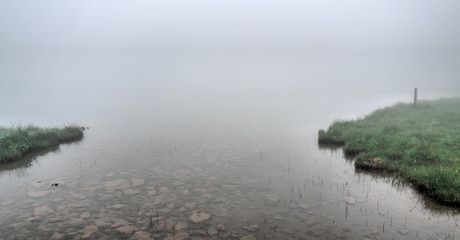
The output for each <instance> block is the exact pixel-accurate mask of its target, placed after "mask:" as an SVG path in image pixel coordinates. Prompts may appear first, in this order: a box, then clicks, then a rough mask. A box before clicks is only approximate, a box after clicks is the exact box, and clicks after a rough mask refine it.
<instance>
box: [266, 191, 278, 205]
mask: <svg viewBox="0 0 460 240" xmlns="http://www.w3.org/2000/svg"><path fill="white" fill-rule="evenodd" d="M264 200H265V201H266V202H268V203H277V202H279V201H280V197H279V196H278V195H276V194H274V193H271V194H268V195H267V196H265V198H264Z"/></svg>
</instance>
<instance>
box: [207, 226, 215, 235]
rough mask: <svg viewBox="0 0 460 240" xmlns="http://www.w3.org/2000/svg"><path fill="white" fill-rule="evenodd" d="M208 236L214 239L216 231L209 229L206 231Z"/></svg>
mask: <svg viewBox="0 0 460 240" xmlns="http://www.w3.org/2000/svg"><path fill="white" fill-rule="evenodd" d="M208 235H209V236H211V237H214V236H216V235H217V230H216V229H215V228H213V227H211V228H209V229H208Z"/></svg>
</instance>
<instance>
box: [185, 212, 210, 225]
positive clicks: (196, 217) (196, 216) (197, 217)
mask: <svg viewBox="0 0 460 240" xmlns="http://www.w3.org/2000/svg"><path fill="white" fill-rule="evenodd" d="M209 218H211V215H210V214H207V213H204V212H201V213H198V212H196V213H193V214H192V216H190V220H191V221H192V222H194V223H200V222H203V221H206V220H208V219H209Z"/></svg>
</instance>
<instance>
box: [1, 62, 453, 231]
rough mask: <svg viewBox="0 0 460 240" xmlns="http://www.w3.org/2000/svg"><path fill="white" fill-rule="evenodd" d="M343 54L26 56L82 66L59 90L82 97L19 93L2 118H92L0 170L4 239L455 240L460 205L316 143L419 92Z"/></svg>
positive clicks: (53, 121) (48, 121)
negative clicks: (360, 69)
mask: <svg viewBox="0 0 460 240" xmlns="http://www.w3.org/2000/svg"><path fill="white" fill-rule="evenodd" d="M376 59H378V58H376ZM13 60H14V59H13ZM345 60H346V59H345ZM345 60H344V59H335V60H334V59H332V60H331V59H328V58H319V59H316V58H311V59H307V60H305V57H304V56H303V55H302V56H268V57H267V56H255V57H254V56H249V57H248V56H244V57H241V56H237V57H235V56H226V55H225V56H217V57H216V56H213V57H204V58H201V57H197V56H193V57H184V58H176V57H169V58H161V57H160V58H159V60H158V59H154V60H152V59H150V58H146V57H139V56H137V57H136V58H134V57H133V58H127V57H125V56H122V57H118V58H111V57H109V58H101V59H98V58H93V57H91V58H90V60H88V61H85V60H81V59H78V57H75V56H73V57H67V58H66V57H64V58H58V59H54V58H52V57H49V58H37V59H35V60H34V58H27V59H26V60H24V61H25V63H24V64H25V66H26V67H27V66H29V65H30V66H34V67H35V66H36V67H40V68H41V69H43V74H44V75H43V78H48V77H50V78H51V79H53V77H56V76H59V77H60V76H61V75H59V74H54V75H53V71H57V70H54V69H55V65H54V63H55V62H57V61H58V62H61V63H62V64H63V66H64V67H67V68H69V69H70V70H74V72H79V73H80V75H76V76H78V77H79V78H81V79H85V80H81V82H80V79H76V77H75V76H74V75H72V76H70V75H69V76H66V77H69V78H71V77H75V79H73V80H72V79H71V80H69V81H70V83H71V84H70V86H69V87H70V88H69V89H72V90H68V89H67V88H66V87H63V86H60V87H59V93H61V92H63V94H64V95H65V94H70V93H72V94H74V90H75V89H77V90H78V91H77V92H78V94H77V95H82V96H83V97H82V98H80V96H78V97H75V95H71V96H70V97H68V99H67V100H66V99H64V100H63V101H62V102H58V103H56V102H55V101H54V98H53V99H51V98H50V99H51V100H50V99H49V100H48V102H45V103H42V102H38V101H37V103H30V102H27V103H25V102H24V103H22V102H21V99H17V100H18V101H17V102H18V104H17V105H15V106H14V107H13V106H11V107H10V108H5V109H6V110H5V112H9V115H8V114H5V115H2V119H1V121H2V122H1V123H2V125H10V124H11V123H13V124H14V123H18V122H19V123H22V124H28V123H29V122H33V123H35V124H37V125H40V126H48V125H51V126H59V125H60V124H68V123H73V122H75V123H77V124H81V125H85V126H89V127H90V128H89V129H87V130H85V136H84V139H83V140H82V141H80V142H76V143H72V144H66V145H61V146H60V148H58V149H54V150H53V151H51V152H48V153H45V152H43V153H40V154H38V156H35V155H31V156H28V157H26V158H25V159H24V160H22V161H19V162H16V163H13V164H8V165H2V166H0V168H1V169H0V216H1V217H0V239H129V238H133V239H142V238H146V239H148V238H153V239H210V238H214V239H240V238H243V237H247V238H243V239H251V238H250V237H249V236H252V237H254V238H256V239H401V238H407V239H455V236H457V238H458V236H460V233H459V231H458V225H457V224H459V223H458V222H459V221H460V218H459V216H458V213H457V209H453V208H448V207H443V206H440V205H438V204H436V203H433V202H432V201H430V200H429V199H426V198H424V197H423V196H422V195H420V194H418V193H417V192H414V191H413V189H412V188H411V187H410V186H405V185H404V184H401V183H398V182H395V181H393V180H392V179H391V178H388V177H386V176H382V175H380V174H375V173H369V172H363V171H356V170H355V168H354V165H353V160H350V159H345V158H344V156H343V154H342V151H341V149H340V148H336V149H333V148H324V147H319V146H318V145H317V135H316V133H317V131H318V129H320V128H326V127H327V126H328V125H329V124H330V123H331V122H332V121H333V120H334V119H336V118H356V117H359V116H362V115H363V114H366V113H368V112H369V111H371V110H373V109H375V108H378V107H383V106H386V105H390V104H393V103H395V102H397V101H404V100H405V97H407V96H405V95H404V94H403V96H401V92H404V91H406V90H404V89H406V87H408V86H410V87H408V89H409V90H408V92H409V94H408V95H409V96H408V97H407V99H408V101H410V100H411V94H412V86H411V85H412V84H411V83H407V84H406V85H407V86H402V87H400V88H398V89H394V86H393V84H391V83H388V85H389V86H388V88H379V89H373V91H370V92H367V93H366V94H361V93H362V91H361V89H358V88H356V86H357V85H356V84H355V85H352V86H350V87H348V88H347V86H348V83H347V80H350V79H352V78H354V77H361V78H362V76H361V75H360V74H359V73H356V74H357V75H356V76H355V75H353V74H352V73H350V72H348V71H349V69H351V68H349V67H347V66H344V65H342V64H343V63H349V61H345ZM365 62H369V61H367V60H366V61H365ZM402 62H404V61H402ZM408 62H410V61H408ZM21 63H22V62H21ZM331 63H336V64H331ZM388 64H390V63H388ZM398 64H399V63H398V62H396V63H395V66H393V67H397V66H399V65H398ZM351 65H353V64H351ZM335 66H336V67H335ZM356 66H360V64H358V63H356ZM374 67H376V68H378V69H380V67H381V66H380V65H379V64H377V65H375V66H374ZM386 68H391V67H388V66H386V67H385V68H382V69H383V70H385V69H386ZM77 70H78V71H77ZM371 70H372V71H371ZM371 70H369V72H373V70H375V69H371ZM383 70H382V71H383ZM385 71H386V70H385ZM427 71H428V70H427ZM63 72H67V71H63ZM334 74H339V75H340V76H338V75H337V76H336V75H334ZM387 74H389V75H388V76H383V75H382V76H379V77H380V78H382V79H384V78H385V77H392V75H391V73H389V72H387ZM420 74H422V73H420ZM11 75H12V76H16V75H17V74H16V73H14V72H13V73H11ZM48 75H49V76H48ZM94 76H96V77H97V78H101V79H102V80H101V82H99V83H98V85H97V86H96V87H91V85H92V82H91V81H93V80H92V79H93V78H94ZM136 76H137V77H138V78H140V80H139V79H135V77H136ZM152 76H153V77H152ZM132 78H134V79H135V80H131V79H132ZM151 78H155V79H160V80H158V81H157V82H155V81H153V80H151ZM86 79H88V80H86ZM112 79H115V80H117V81H113V82H114V83H113V84H112V82H111V81H112ZM128 79H129V80H128ZM203 79H204V80H203ZM313 79H315V81H313ZM316 79H321V81H319V80H318V81H317V80H316ZM337 79H340V80H337ZM85 81H86V82H85ZM363 82H365V81H363ZM53 84H56V82H51V83H49V85H50V86H51V85H53ZM385 84H387V82H384V81H382V82H381V85H380V87H382V86H383V85H385ZM332 86H334V87H337V89H336V90H331V87H332ZM360 86H362V87H367V88H369V89H370V88H371V87H370V86H374V85H373V83H371V82H368V83H367V82H366V83H365V84H364V85H360ZM36 87H37V88H40V86H38V85H37V86H36ZM47 88H48V85H46V84H44V86H43V87H42V89H37V91H35V90H36V89H33V90H34V91H33V92H37V95H36V96H35V97H34V99H41V97H42V96H41V94H38V93H41V92H42V91H44V92H46V91H47V90H46V89H47ZM86 88H88V90H87V89H86ZM357 89H358V90H359V91H358V90H357ZM421 89H423V88H421ZM38 90H40V91H38ZM101 92H102V94H101V95H99V94H100V93H101ZM358 93H359V94H358ZM29 94H32V92H30V93H29ZM53 94H54V93H53V92H51V93H50V96H53V97H56V96H55V95H53ZM420 94H421V95H423V96H426V94H425V93H424V92H423V91H422V90H420ZM434 95H435V94H434ZM237 96H238V97H237ZM58 97H60V96H58ZM11 98H12V99H13V100H14V97H11ZM18 98H20V97H18ZM69 99H70V100H69ZM7 102H8V101H7ZM21 104H22V105H21ZM30 104H32V105H31V106H32V108H34V111H32V110H31V109H29V108H28V107H27V106H29V105H30ZM69 106H72V107H69ZM35 107H37V109H35ZM38 107H39V108H38ZM69 109H70V110H69ZM21 120H23V121H21ZM56 184H57V186H54V185H56ZM52 185H53V186H52Z"/></svg>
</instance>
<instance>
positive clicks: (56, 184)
mask: <svg viewBox="0 0 460 240" xmlns="http://www.w3.org/2000/svg"><path fill="white" fill-rule="evenodd" d="M57 186H59V183H51V187H57Z"/></svg>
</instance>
